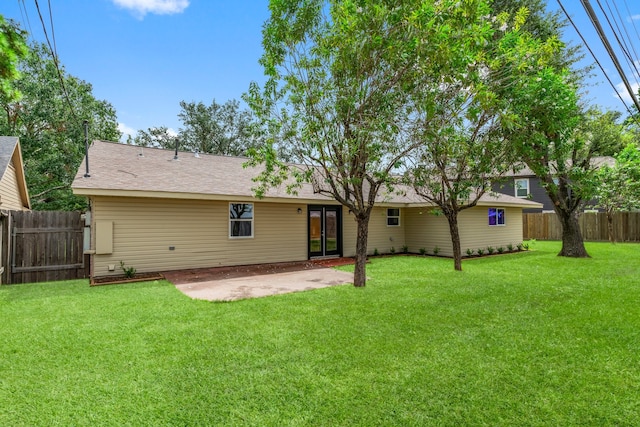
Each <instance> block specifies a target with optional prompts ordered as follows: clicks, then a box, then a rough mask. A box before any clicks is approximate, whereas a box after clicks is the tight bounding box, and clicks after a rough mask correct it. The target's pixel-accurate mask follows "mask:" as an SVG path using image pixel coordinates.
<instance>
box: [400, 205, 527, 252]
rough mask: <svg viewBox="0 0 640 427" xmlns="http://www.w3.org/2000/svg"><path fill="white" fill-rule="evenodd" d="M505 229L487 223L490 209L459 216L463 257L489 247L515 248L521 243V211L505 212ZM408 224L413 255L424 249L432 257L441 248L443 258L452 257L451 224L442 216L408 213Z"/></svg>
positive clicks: (416, 211) (427, 212)
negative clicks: (509, 245)
mask: <svg viewBox="0 0 640 427" xmlns="http://www.w3.org/2000/svg"><path fill="white" fill-rule="evenodd" d="M504 209H505V225H504V226H490V225H489V220H488V214H489V212H488V210H489V207H484V206H483V207H474V208H471V209H467V210H465V211H463V212H461V213H460V215H459V216H458V229H459V231H460V246H461V248H462V254H463V256H464V255H465V254H466V253H465V252H466V250H467V249H472V250H474V251H475V250H476V249H478V248H483V249H486V248H487V247H488V246H492V247H494V248H498V247H500V246H502V247H504V248H505V249H506V246H507V245H508V244H509V243H511V244H513V245H514V246H515V245H516V244H518V243H520V242H522V209H521V208H504ZM405 217H406V223H407V230H410V232H407V246H409V251H410V252H416V253H417V252H419V250H420V248H425V249H426V250H427V253H433V249H434V248H435V247H436V246H438V247H439V248H440V255H445V256H452V255H453V250H452V245H451V235H450V233H449V224H448V222H447V219H446V218H445V217H444V216H443V215H440V216H436V215H433V214H431V213H430V209H419V208H410V209H405Z"/></svg>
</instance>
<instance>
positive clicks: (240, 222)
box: [229, 203, 253, 238]
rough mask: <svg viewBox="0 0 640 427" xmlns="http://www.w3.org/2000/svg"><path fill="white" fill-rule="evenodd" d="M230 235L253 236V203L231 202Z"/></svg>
mask: <svg viewBox="0 0 640 427" xmlns="http://www.w3.org/2000/svg"><path fill="white" fill-rule="evenodd" d="M229 237H232V238H241V237H253V203H229Z"/></svg>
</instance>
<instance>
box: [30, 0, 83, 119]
mask: <svg viewBox="0 0 640 427" xmlns="http://www.w3.org/2000/svg"><path fill="white" fill-rule="evenodd" d="M34 2H35V4H36V10H37V11H38V16H39V17H40V22H41V23H42V30H43V31H44V37H45V39H46V40H47V44H48V45H49V50H51V56H52V57H53V64H54V65H55V67H56V71H57V72H58V80H59V81H60V86H62V93H63V95H64V97H65V99H66V101H67V104H69V109H70V110H71V115H72V116H73V118H74V119H75V120H76V121H77V120H78V116H76V112H75V110H74V109H73V104H72V103H71V98H69V92H67V87H66V86H65V84H64V79H63V77H62V72H61V71H60V64H59V63H58V55H57V53H56V51H55V49H54V48H53V46H52V45H51V41H50V40H49V34H48V33H47V26H46V25H45V23H44V19H43V18H42V13H41V12H40V5H39V4H38V0H34ZM49 6H51V3H49ZM49 13H51V9H49ZM51 32H52V35H53V27H52V28H51Z"/></svg>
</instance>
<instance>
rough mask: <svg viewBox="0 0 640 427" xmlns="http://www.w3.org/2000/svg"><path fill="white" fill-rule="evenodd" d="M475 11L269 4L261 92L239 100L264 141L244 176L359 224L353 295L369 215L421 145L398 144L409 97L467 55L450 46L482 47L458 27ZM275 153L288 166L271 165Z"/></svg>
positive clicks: (285, 0)
mask: <svg viewBox="0 0 640 427" xmlns="http://www.w3.org/2000/svg"><path fill="white" fill-rule="evenodd" d="M479 4H480V6H479ZM482 5H484V3H483V2H482V1H471V2H459V1H454V0H445V1H417V0H415V1H414V0H405V1H395V2H389V1H382V0H380V1H354V0H347V1H338V0H332V1H326V2H325V1H322V0H272V1H271V2H270V6H269V8H270V11H271V17H270V18H269V20H268V21H267V22H266V24H265V26H264V29H263V46H264V49H265V53H264V55H263V56H262V58H261V60H260V62H261V64H262V65H263V66H264V69H265V73H266V75H267V76H268V80H267V82H266V84H265V86H264V88H263V89H262V90H261V89H260V88H259V87H258V86H257V85H256V84H252V86H251V88H250V91H249V93H248V94H247V95H246V97H245V99H246V100H247V102H248V103H249V105H250V106H251V107H252V108H253V110H254V111H255V112H256V114H257V115H258V117H260V118H261V119H262V120H263V122H262V123H263V125H264V127H265V128H266V129H267V134H268V135H269V139H268V141H267V144H265V145H264V146H263V147H262V149H261V150H256V151H255V152H254V153H253V158H254V162H253V164H257V163H264V164H265V172H264V173H263V174H262V175H261V176H260V179H261V182H262V184H263V185H262V186H261V188H259V189H258V192H257V194H258V195H261V194H263V193H264V190H265V188H266V187H268V186H274V185H280V184H283V183H284V182H285V180H286V178H287V177H292V178H293V179H292V181H289V183H290V184H291V182H293V184H291V185H289V190H290V191H295V186H296V184H300V183H302V182H309V181H311V182H313V184H314V189H315V190H316V191H317V192H319V193H321V194H326V195H329V196H331V197H332V198H334V199H335V200H337V201H338V202H340V203H341V204H342V205H344V206H346V207H348V208H349V210H351V211H352V212H353V216H354V219H355V221H356V223H357V238H356V268H355V274H354V285H355V286H364V285H365V282H366V276H365V263H366V255H367V236H368V225H369V219H370V216H371V211H372V209H373V207H374V205H375V203H376V202H377V201H379V200H380V199H382V198H383V197H384V195H383V192H386V191H393V185H394V181H395V180H396V177H397V175H398V174H399V173H401V172H402V170H403V165H402V163H403V161H404V160H405V158H406V157H407V155H408V154H410V153H411V152H413V151H414V150H415V149H417V148H418V147H419V146H420V145H422V144H423V141H417V140H415V139H412V138H409V133H408V132H409V123H410V118H411V115H412V111H411V107H410V103H409V100H410V98H409V95H410V94H411V93H412V91H415V90H419V89H422V88H423V87H424V86H421V87H420V88H418V87H417V86H416V82H417V80H418V78H417V73H419V74H420V76H421V77H423V78H427V77H428V80H429V81H430V82H433V84H434V85H438V84H439V82H441V81H442V80H443V79H444V80H446V76H447V75H449V73H450V71H451V70H452V69H458V67H459V66H460V62H461V60H462V59H461V57H460V56H461V55H465V54H466V52H465V49H464V46H460V44H461V43H462V44H464V43H469V42H470V41H474V42H475V41H477V42H478V43H482V42H483V36H484V34H482V33H477V32H475V30H476V29H477V28H474V27H473V26H468V20H467V18H466V17H467V14H473V15H474V16H476V13H477V9H478V7H480V8H482ZM428 93H431V94H434V96H435V94H437V91H429V92H428ZM423 99H424V102H425V103H429V102H431V101H430V100H429V99H427V97H426V96H425V97H424V98H423ZM279 145H284V146H286V148H287V149H288V150H290V151H291V153H292V155H293V158H294V159H295V160H296V162H297V163H298V164H297V165H291V164H285V163H283V162H281V161H279V160H278V156H277V149H278V148H279Z"/></svg>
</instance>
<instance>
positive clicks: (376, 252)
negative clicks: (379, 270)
mask: <svg viewBox="0 0 640 427" xmlns="http://www.w3.org/2000/svg"><path fill="white" fill-rule="evenodd" d="M378 255H380V252H378V248H375V249H374V250H373V256H378Z"/></svg>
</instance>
